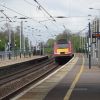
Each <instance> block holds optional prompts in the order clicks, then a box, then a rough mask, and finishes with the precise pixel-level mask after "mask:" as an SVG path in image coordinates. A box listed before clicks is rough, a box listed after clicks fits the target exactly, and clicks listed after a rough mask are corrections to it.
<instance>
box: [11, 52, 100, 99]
mask: <svg viewBox="0 0 100 100" xmlns="http://www.w3.org/2000/svg"><path fill="white" fill-rule="evenodd" d="M15 99H16V100H100V68H99V67H98V66H97V64H96V63H95V62H94V60H92V66H91V69H89V68H88V58H86V56H83V55H82V54H77V55H76V56H75V57H74V58H73V59H72V60H71V61H70V62H69V63H68V64H65V65H64V66H62V68H60V69H58V70H57V71H56V72H54V73H52V74H51V75H50V76H48V77H47V78H46V79H44V80H43V81H41V82H40V83H37V85H35V86H32V87H30V89H29V90H26V91H24V93H22V94H20V95H18V96H17V97H16V98H13V99H12V100H15Z"/></svg>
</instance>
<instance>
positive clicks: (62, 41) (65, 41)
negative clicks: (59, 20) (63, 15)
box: [57, 39, 68, 44]
mask: <svg viewBox="0 0 100 100" xmlns="http://www.w3.org/2000/svg"><path fill="white" fill-rule="evenodd" d="M67 43H68V41H67V40H66V39H61V40H58V41H57V44H67Z"/></svg>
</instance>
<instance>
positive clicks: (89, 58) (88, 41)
mask: <svg viewBox="0 0 100 100" xmlns="http://www.w3.org/2000/svg"><path fill="white" fill-rule="evenodd" d="M88 43H89V69H91V28H90V23H89V41H88Z"/></svg>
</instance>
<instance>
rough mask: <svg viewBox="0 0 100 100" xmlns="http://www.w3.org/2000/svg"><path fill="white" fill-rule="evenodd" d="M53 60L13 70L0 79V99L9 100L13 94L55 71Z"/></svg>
mask: <svg viewBox="0 0 100 100" xmlns="http://www.w3.org/2000/svg"><path fill="white" fill-rule="evenodd" d="M58 66H59V65H57V64H55V62H54V59H53V58H51V59H47V60H45V61H42V62H38V64H34V65H29V66H27V67H25V68H24V67H23V68H21V70H19V69H18V70H17V69H16V70H15V71H14V72H11V73H8V74H6V75H1V77H0V99H3V100H9V98H10V97H12V96H13V95H14V94H16V93H18V92H19V91H22V90H23V89H24V88H25V87H27V86H28V85H30V84H33V83H35V82H36V81H38V80H39V79H41V78H43V77H44V76H45V75H47V74H48V73H50V72H51V71H53V70H54V69H56V68H57V67H58Z"/></svg>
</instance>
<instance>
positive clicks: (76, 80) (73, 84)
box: [64, 57, 84, 100]
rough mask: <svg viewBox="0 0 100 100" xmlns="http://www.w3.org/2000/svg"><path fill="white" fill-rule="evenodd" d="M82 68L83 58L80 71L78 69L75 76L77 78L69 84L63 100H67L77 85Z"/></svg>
mask: <svg viewBox="0 0 100 100" xmlns="http://www.w3.org/2000/svg"><path fill="white" fill-rule="evenodd" d="M83 68H84V57H83V63H82V66H81V69H80V72H79V73H78V74H77V76H76V77H75V80H74V81H73V83H72V84H71V86H70V88H69V90H68V92H67V93H66V95H65V97H64V100H69V98H70V96H71V94H72V92H73V90H74V88H75V85H76V84H77V82H78V80H79V78H80V76H81V74H82V71H83Z"/></svg>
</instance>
